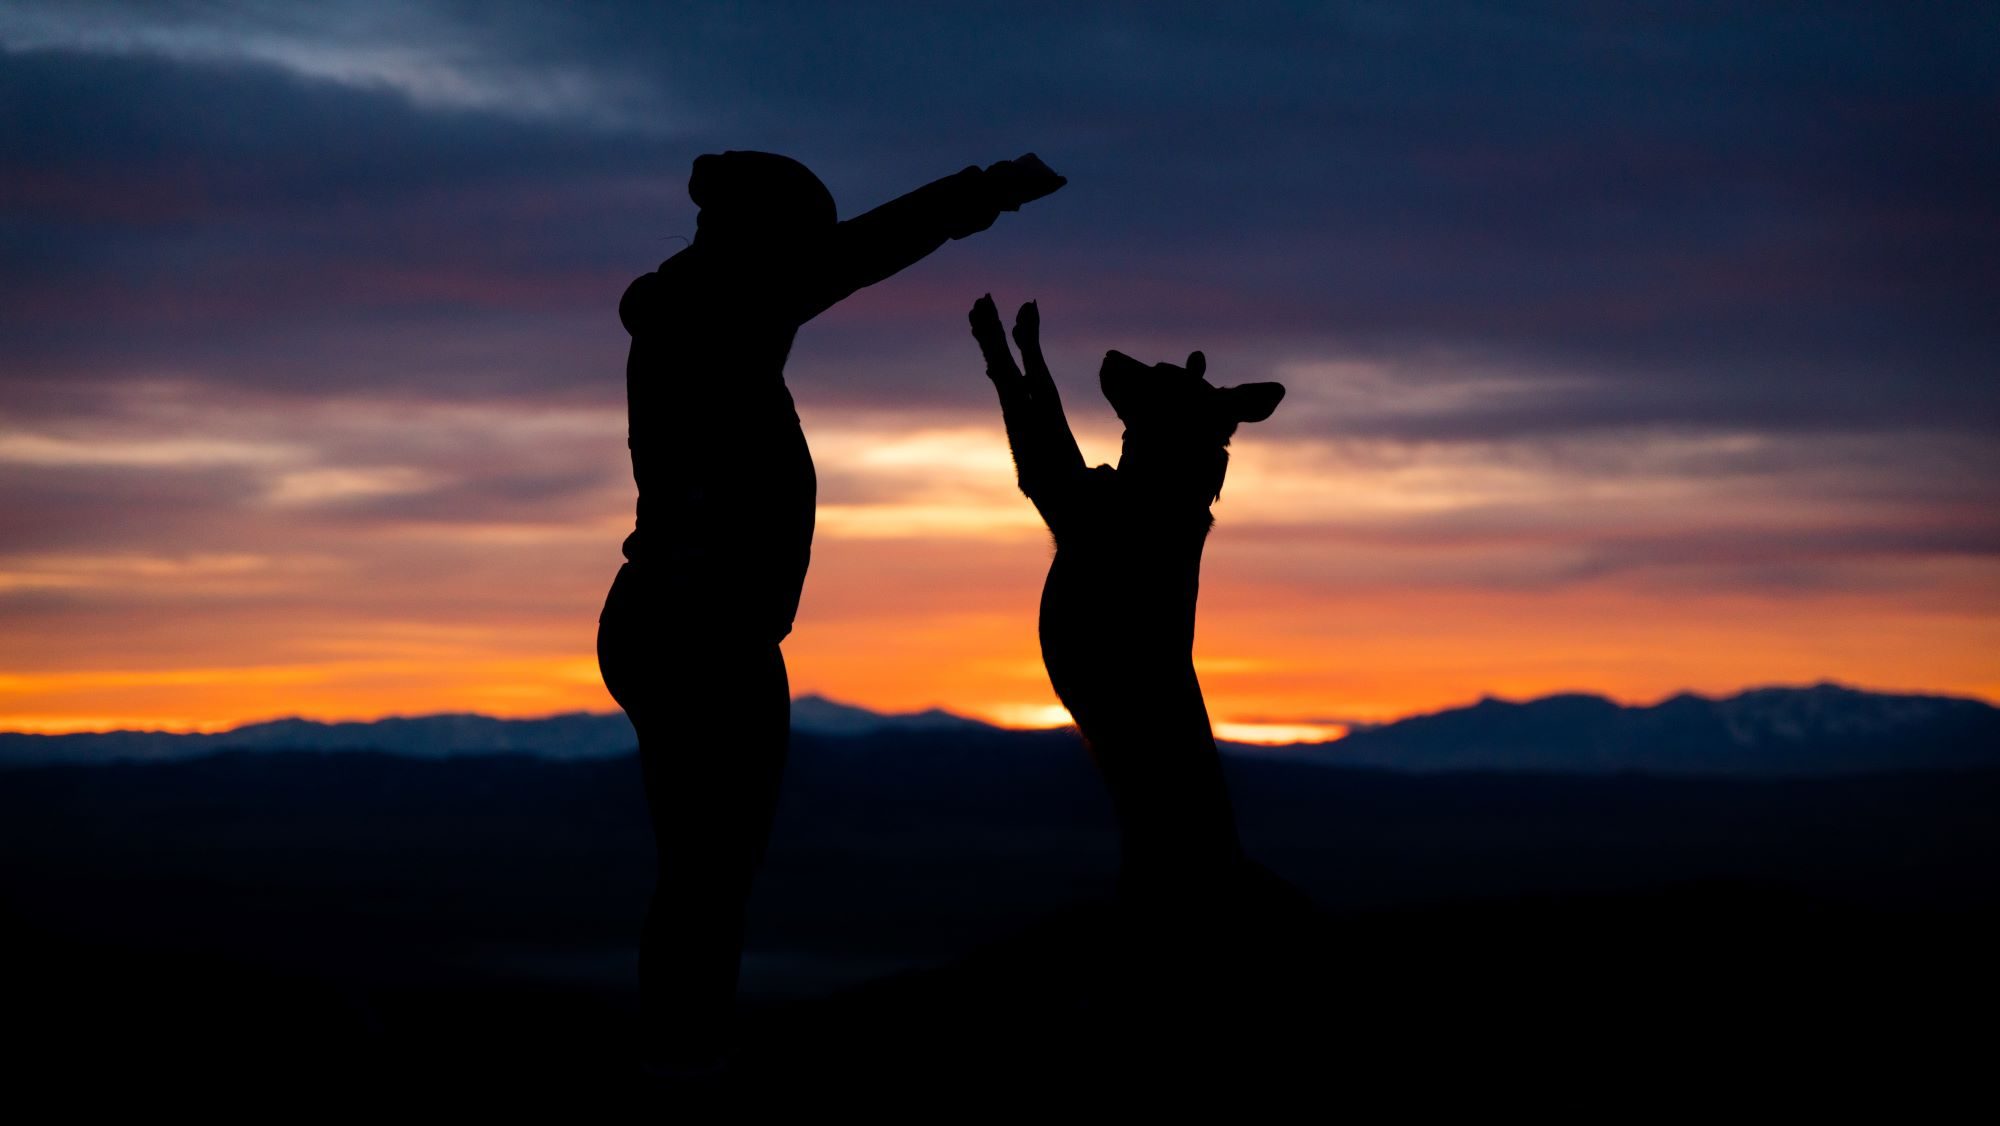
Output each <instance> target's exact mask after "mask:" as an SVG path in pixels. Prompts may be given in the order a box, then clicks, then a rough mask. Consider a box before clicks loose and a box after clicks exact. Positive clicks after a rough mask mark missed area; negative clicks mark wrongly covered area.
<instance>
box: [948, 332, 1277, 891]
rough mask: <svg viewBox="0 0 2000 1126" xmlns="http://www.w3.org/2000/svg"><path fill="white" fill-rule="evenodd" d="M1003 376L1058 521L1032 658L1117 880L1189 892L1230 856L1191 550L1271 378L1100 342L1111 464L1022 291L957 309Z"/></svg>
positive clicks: (1011, 410)
mask: <svg viewBox="0 0 2000 1126" xmlns="http://www.w3.org/2000/svg"><path fill="white" fill-rule="evenodd" d="M970 319H971V322H972V334H973V337H974V338H975V339H976V340H977V341H978V342H979V347H980V351H981V352H983V353H984V354H985V358H986V374H987V376H988V377H989V378H991V379H992V381H993V385H994V387H995V388H996V389H997V390H998V391H999V394H1000V408H1001V413H1002V415H1003V417H1004V419H1005V421H1006V427H1007V441H1008V444H1009V445H1010V446H1011V447H1012V448H1013V452H1014V466H1015V470H1016V472H1017V475H1018V477H1019V481H1020V486H1021V491H1022V492H1023V493H1026V494H1027V496H1028V499H1029V500H1031V501H1033V502H1034V504H1035V508H1036V509H1037V510H1038V511H1040V513H1041V514H1042V519H1043V520H1044V522H1046V523H1047V524H1048V527H1049V531H1050V532H1051V533H1052V535H1053V536H1054V539H1055V559H1054V561H1053V562H1052V563H1051V564H1050V566H1049V575H1048V580H1047V582H1046V583H1045V584H1044V585H1043V587H1042V604H1041V644H1042V661H1043V663H1044V664H1045V665H1046V666H1047V668H1048V673H1049V680H1050V683H1051V684H1053V685H1054V687H1055V690H1056V695H1057V696H1058V697H1059V698H1060V699H1061V700H1062V702H1063V705H1064V706H1065V707H1067V708H1068V709H1069V712H1070V715H1071V716H1073V717H1074V718H1075V720H1076V725H1077V729H1078V731H1079V732H1081V734H1082V736H1083V739H1084V743H1085V745H1086V746H1087V747H1088V748H1089V751H1090V754H1091V757H1092V759H1093V760H1094V761H1095V763H1096V765H1097V769H1098V772H1099V774H1100V775H1101V776H1102V777H1103V778H1104V781H1105V784H1106V786H1107V787H1108V788H1109V790H1110V792H1111V798H1112V803H1113V805H1114V807H1115V809H1116V811H1117V816H1118V821H1119V829H1120V833H1121V836H1122V839H1123V846H1124V848H1123V851H1124V860H1123V870H1122V873H1121V877H1120V882H1121V884H1122V885H1123V887H1124V889H1125V890H1126V892H1127V893H1128V894H1137V895H1141V896H1143V895H1145V894H1147V893H1148V892H1149V891H1152V890H1157V891H1159V892H1161V893H1163V894H1166V895H1175V896H1181V895H1185V894H1186V893H1187V892H1188V891H1189V890H1190V889H1191V888H1193V887H1197V886H1201V885H1205V884H1208V883H1209V882H1210V881H1222V882H1228V881H1230V880H1232V879H1234V878H1235V877H1236V876H1238V875H1240V874H1241V873H1242V871H1243V869H1244V867H1245V866H1244V863H1243V857H1242V851H1241V848H1240V846H1239V845H1238V843H1237V836H1236V825H1235V819H1234V816H1233V814H1232V813H1231V810H1230V803H1229V794H1228V790H1227V788H1226V787H1225V785H1224V783H1223V777H1222V767H1221V761H1220V759H1219V758H1218V757H1217V755H1216V749H1215V737H1214V735H1213V733H1212V731H1211V729H1210V727H1209V719H1208V710H1207V708H1206V706H1205V705H1204V704H1203V701H1202V694H1201V684H1200V683H1199V681H1197V680H1196V678H1195V671H1194V625H1195V601H1196V598H1197V596H1198V594H1199V591H1200V583H1201V552H1202V547H1203V545H1204V543H1206V541H1207V538H1208V533H1209V529H1210V528H1211V527H1212V526H1213V524H1214V517H1213V516H1212V515H1211V514H1210V512H1209V506H1210V505H1211V504H1213V503H1214V502H1215V500H1216V498H1217V497H1218V496H1219V495H1220V494H1221V492H1222V479H1223V475H1224V474H1225V473H1226V472H1227V470H1228V466H1229V449H1228V447H1229V439H1230V437H1231V435H1233V434H1234V433H1235V432H1236V428H1237V426H1238V425H1240V424H1242V423H1245V422H1259V421H1262V420H1264V419H1266V418H1269V417H1270V416H1271V412H1272V411H1273V410H1275V409H1277V406H1278V401H1279V400H1280V399H1282V398H1283V397H1284V394H1285V389H1284V387H1283V386H1282V385H1280V384H1277V383H1247V384H1243V385H1241V386H1237V387H1216V386H1214V385H1212V384H1210V383H1209V382H1208V381H1207V379H1205V378H1204V373H1205V371H1206V368H1207V361H1206V359H1205V358H1204V357H1203V355H1202V354H1201V353H1200V352H1193V353H1190V354H1189V356H1188V358H1187V363H1186V365H1185V366H1175V365H1173V364H1164V363H1162V364H1154V365H1151V366H1148V365H1146V364H1142V363H1140V362H1139V361H1137V360H1135V359H1132V358H1131V357H1130V356H1126V355H1124V354H1123V353H1120V352H1108V353H1106V354H1105V357H1104V364H1103V367H1102V368H1101V369H1100V371H1099V373H1098V379H1099V383H1100V385H1101V386H1102V388H1103V391H1104V397H1105V398H1106V399H1108V400H1110V402H1111V406H1112V409H1114V410H1116V411H1117V412H1118V417H1119V418H1120V419H1121V420H1122V421H1123V422H1124V423H1125V435H1124V446H1123V450H1122V452H1121V453H1120V455H1119V459H1118V467H1117V468H1116V469H1113V468H1112V467H1110V466H1108V465H1100V466H1097V467H1096V468H1087V467H1086V466H1085V464H1084V460H1083V455H1082V454H1081V453H1080V452H1079V451H1078V449H1077V444H1076V438H1075V437H1074V436H1073V435H1072V434H1071V432H1070V428H1069V420H1068V418H1067V417H1066V416H1065V415H1064V413H1063V407H1062V401H1061V399H1060V398H1059V396H1058V395H1057V393H1056V386H1055V381H1054V379H1053V378H1052V377H1051V375H1050V373H1049V368H1048V364H1047V362H1046V360H1045V359H1044V358H1043V356H1042V348H1041V320H1040V312H1039V310H1038V309H1037V307H1036V305H1035V304H1034V303H1033V302H1030V303H1028V304H1026V305H1023V306H1022V307H1021V310H1020V313H1019V314H1018V315H1017V316H1016V318H1015V321H1014V333H1013V335H1014V342H1015V343H1016V344H1017V345H1018V346H1019V347H1020V350H1021V362H1022V366H1023V367H1025V368H1026V371H1025V373H1024V372H1023V370H1022V367H1017V366H1016V365H1015V362H1014V357H1013V354H1012V353H1011V352H1010V351H1009V350H1008V347H1007V338H1006V335H1005V333H1003V331H1002V329H1001V325H1000V314H999V312H998V311H997V310H996V309H995V308H994V305H993V298H992V296H991V295H990V294H989V295H987V296H985V297H982V298H980V299H979V301H978V302H976V303H975V304H974V305H973V307H972V312H971V314H970Z"/></svg>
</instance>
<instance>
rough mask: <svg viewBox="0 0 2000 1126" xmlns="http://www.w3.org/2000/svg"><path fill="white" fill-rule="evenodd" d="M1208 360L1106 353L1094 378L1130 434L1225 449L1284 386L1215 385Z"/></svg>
mask: <svg viewBox="0 0 2000 1126" xmlns="http://www.w3.org/2000/svg"><path fill="white" fill-rule="evenodd" d="M1207 371H1208V358H1207V357H1205V356H1203V355H1202V354H1201V353H1200V352H1190V353H1188V358H1187V364H1186V366H1184V367H1183V366H1179V365H1176V364H1152V365H1150V366H1149V365H1146V364H1142V363H1140V362H1139V361H1137V360H1135V359H1133V358H1132V357H1130V356H1128V355H1126V354H1125V353H1123V352H1106V353H1105V354H1104V366H1103V367H1101V368H1099V369H1098V372H1097V380H1098V384H1099V386H1101V387H1103V389H1104V397H1105V398H1106V399H1109V400H1110V401H1111V409H1112V410H1115V411H1117V412H1118V417H1119V419H1120V420H1122V421H1123V422H1124V423H1125V427H1126V429H1127V430H1128V431H1134V432H1138V433H1143V434H1145V435H1146V436H1148V437H1149V438H1160V439H1170V440H1180V441H1185V442H1186V443H1188V444H1190V445H1195V446H1217V447H1220V446H1226V445H1228V444H1229V437H1230V435H1232V434H1234V433H1236V428H1237V427H1238V426H1240V425H1242V424H1243V423H1245V422H1262V421H1264V420H1265V419H1267V418H1269V417H1271V412H1272V411H1275V410H1277V409H1278V401H1279V400H1280V399H1283V398H1284V397H1285V386H1284V384H1282V383H1244V384H1240V385H1238V386H1235V387H1217V386H1215V385H1214V384H1212V383H1210V382H1209V381H1208V380H1207V379H1206V378H1205V375H1206V374H1207Z"/></svg>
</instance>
